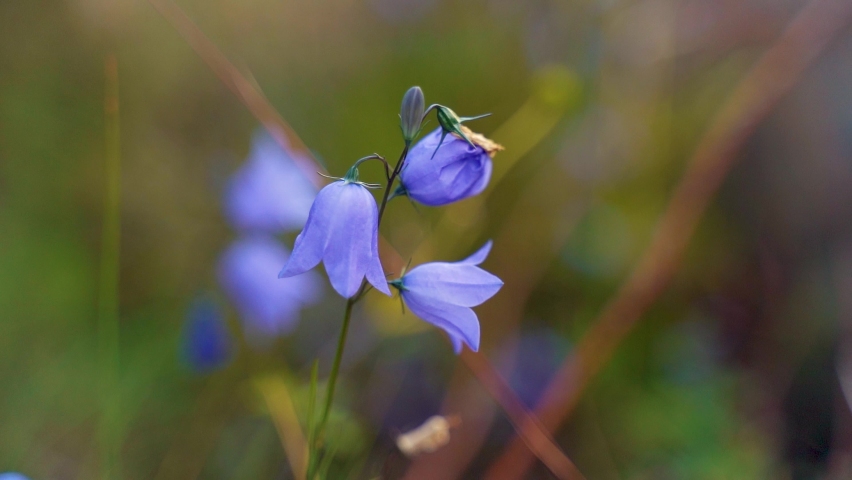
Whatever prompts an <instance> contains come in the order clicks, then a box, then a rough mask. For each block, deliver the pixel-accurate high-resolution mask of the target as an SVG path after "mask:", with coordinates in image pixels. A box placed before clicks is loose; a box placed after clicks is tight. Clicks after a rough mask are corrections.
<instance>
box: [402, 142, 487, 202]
mask: <svg viewBox="0 0 852 480" xmlns="http://www.w3.org/2000/svg"><path fill="white" fill-rule="evenodd" d="M460 128H461V129H462V130H463V131H464V132H465V133H466V134H467V137H468V138H469V139H470V140H471V142H470V143H469V142H468V141H467V140H465V139H462V138H460V137H458V136H456V135H455V134H450V135H446V139H445V140H444V141H443V144H441V147H440V148H438V145H439V144H440V142H441V139H442V138H443V135H445V133H444V132H443V130H442V129H441V128H437V129H435V130H434V131H432V133H430V134H428V135H426V136H425V137H423V139H421V140H420V141H419V142H418V143H417V144H416V145H414V147H412V149H411V151H410V152H409V153H408V156H407V157H406V160H405V165H404V166H403V168H402V172H400V186H399V188H398V189H397V190H396V192H394V195H408V197H409V198H411V199H412V200H414V201H416V202H418V203H422V204H423V205H429V206H433V207H437V206H441V205H447V204H449V203H453V202H457V201H459V200H463V199H465V198H468V197H472V196H474V195H478V194H480V193H482V191H483V190H485V187H487V186H488V181H489V180H490V179H491V170H492V162H491V159H492V157H493V156H494V155H495V154H496V153H497V152H498V151H500V150H502V149H503V147H502V146H501V145H498V144H497V143H494V142H493V141H491V140H489V139H487V138H485V137H484V136H482V135H480V134H478V133H474V132H472V131H470V130H469V129H468V128H467V127H464V126H462V127H460ZM436 149H437V151H436ZM433 155H434V158H433Z"/></svg>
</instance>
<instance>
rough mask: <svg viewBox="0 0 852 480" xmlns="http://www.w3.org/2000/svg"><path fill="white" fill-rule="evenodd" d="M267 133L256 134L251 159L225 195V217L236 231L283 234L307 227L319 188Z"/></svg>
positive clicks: (238, 172) (235, 175) (291, 155)
mask: <svg viewBox="0 0 852 480" xmlns="http://www.w3.org/2000/svg"><path fill="white" fill-rule="evenodd" d="M293 158H294V156H293V154H292V153H290V152H288V151H286V150H285V149H283V148H282V147H281V145H279V144H278V142H276V141H275V140H274V139H273V138H272V137H271V136H269V135H268V134H266V133H265V132H262V133H259V134H257V135H255V137H254V140H253V142H252V149H251V153H250V155H249V158H248V160H247V161H246V162H245V164H244V165H243V166H242V167H240V169H239V170H238V171H237V172H236V173H235V174H234V176H233V177H232V178H231V180H230V182H229V183H228V186H227V188H226V192H225V205H224V209H225V215H226V216H227V218H228V221H229V222H230V223H231V225H233V226H234V227H235V228H236V229H237V230H243V231H263V232H282V231H286V230H294V229H298V228H301V227H303V226H304V224H305V220H306V219H307V218H308V212H309V210H310V208H311V202H312V201H313V199H314V197H315V196H316V188H315V187H314V186H313V185H312V184H311V183H310V181H309V180H308V179H307V178H305V177H304V175H303V173H302V171H301V170H299V168H298V167H297V166H296V165H295V163H294V162H293Z"/></svg>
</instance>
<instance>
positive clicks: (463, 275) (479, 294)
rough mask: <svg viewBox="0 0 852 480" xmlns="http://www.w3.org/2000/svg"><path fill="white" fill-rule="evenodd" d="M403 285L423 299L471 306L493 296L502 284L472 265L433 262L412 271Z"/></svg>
mask: <svg viewBox="0 0 852 480" xmlns="http://www.w3.org/2000/svg"><path fill="white" fill-rule="evenodd" d="M403 285H404V286H405V288H406V289H408V290H409V291H411V292H416V294H417V295H418V297H420V298H423V299H427V298H428V299H432V300H436V301H440V302H446V303H450V304H453V305H459V306H462V307H475V306H477V305H480V304H482V303H483V302H485V301H486V300H488V299H489V298H491V297H493V296H494V294H495V293H497V291H498V290H500V287H502V286H503V281H502V280H500V279H499V278H497V277H495V276H494V275H492V274H490V273H488V272H486V271H485V270H483V269H481V268H479V267H477V266H475V265H467V264H459V263H445V262H433V263H425V264H423V265H420V266H418V267H416V268H414V269H412V270H411V271H410V272H409V273H407V274H406V275H405V277H404V279H403Z"/></svg>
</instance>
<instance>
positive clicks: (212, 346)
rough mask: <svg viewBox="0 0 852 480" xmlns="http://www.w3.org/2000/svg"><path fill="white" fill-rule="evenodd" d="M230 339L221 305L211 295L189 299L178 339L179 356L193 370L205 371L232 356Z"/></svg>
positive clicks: (224, 362) (220, 365)
mask: <svg viewBox="0 0 852 480" xmlns="http://www.w3.org/2000/svg"><path fill="white" fill-rule="evenodd" d="M232 348H233V342H232V341H231V333H230V332H229V331H228V326H227V325H226V324H225V318H224V315H223V314H222V309H221V308H220V307H219V305H217V304H216V303H215V302H213V301H212V300H210V299H206V298H202V299H199V300H196V301H195V302H193V303H192V305H191V306H190V308H189V312H188V316H187V321H186V324H185V325H184V330H183V335H182V339H181V356H182V358H183V360H184V361H185V362H186V363H187V364H188V365H189V366H190V367H191V368H192V369H193V370H194V371H196V372H199V373H208V372H212V371H214V370H218V369H219V368H221V367H223V366H225V365H226V364H227V363H228V361H229V360H230V359H231V352H232Z"/></svg>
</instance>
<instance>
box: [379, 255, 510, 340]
mask: <svg viewBox="0 0 852 480" xmlns="http://www.w3.org/2000/svg"><path fill="white" fill-rule="evenodd" d="M490 251H491V241H488V242H487V243H486V244H485V245H483V246H482V248H480V249H479V250H478V251H477V252H476V253H474V254H473V255H471V256H470V257H468V258H466V259H464V260H462V261H460V262H455V263H448V262H433V263H425V264H423V265H420V266H418V267H415V268H414V269H412V270H411V271H410V272H408V273H406V274H405V275H403V276H402V278H399V279H397V280H392V281H391V282H390V284H391V285H393V286H394V287H395V288H396V289H397V290H398V291H399V295H400V296H401V297H402V299H403V301H404V302H405V304H406V305H408V308H409V309H410V310H411V311H412V312H413V313H414V314H415V315H417V316H418V317H420V318H421V319H423V320H425V321H427V322H429V323H431V324H432V325H435V326H436V327H438V328H440V329H442V330H444V331H445V332H447V335H449V337H450V342H451V343H452V345H453V349H454V350H455V352H456V353H457V354H458V353H461V350H462V344H465V345H467V346H468V347H469V348H470V349H471V350H473V351H474V352H476V351H478V350H479V319H478V318H477V316H476V313H474V311H473V310H472V309H471V307H475V306H477V305H480V304H482V303H484V302H485V301H486V300H488V299H489V298H491V297H493V296H494V294H496V293H497V291H498V290H500V287H502V286H503V281H502V280H500V279H499V278H497V277H496V276H494V275H492V274H490V273H488V272H486V271H485V270H483V269H481V268H479V266H478V265H479V264H480V263H482V262H484V261H485V259H486V257H488V253H489V252H490Z"/></svg>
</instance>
